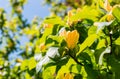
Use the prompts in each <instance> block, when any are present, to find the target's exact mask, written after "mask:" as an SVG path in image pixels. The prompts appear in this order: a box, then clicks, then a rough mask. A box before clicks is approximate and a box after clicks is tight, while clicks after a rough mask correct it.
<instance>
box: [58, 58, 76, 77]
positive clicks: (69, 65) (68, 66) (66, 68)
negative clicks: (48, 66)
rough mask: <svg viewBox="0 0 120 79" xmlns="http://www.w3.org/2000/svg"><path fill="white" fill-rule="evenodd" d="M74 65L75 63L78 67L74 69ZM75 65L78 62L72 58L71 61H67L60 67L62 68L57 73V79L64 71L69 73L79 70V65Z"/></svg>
mask: <svg viewBox="0 0 120 79" xmlns="http://www.w3.org/2000/svg"><path fill="white" fill-rule="evenodd" d="M72 65H73V68H76V69H74V70H73V68H72ZM74 65H76V62H75V61H74V60H73V59H71V58H70V59H69V61H68V62H67V64H66V65H64V66H62V67H61V68H60V70H59V71H58V73H57V77H56V79H58V78H59V77H60V75H62V74H64V73H69V72H71V71H73V72H78V70H77V67H75V66H74Z"/></svg>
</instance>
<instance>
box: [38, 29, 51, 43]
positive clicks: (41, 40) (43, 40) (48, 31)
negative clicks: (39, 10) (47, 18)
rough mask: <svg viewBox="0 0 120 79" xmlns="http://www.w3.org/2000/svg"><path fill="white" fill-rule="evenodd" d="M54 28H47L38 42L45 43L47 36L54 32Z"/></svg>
mask: <svg viewBox="0 0 120 79" xmlns="http://www.w3.org/2000/svg"><path fill="white" fill-rule="evenodd" d="M52 30H53V28H46V29H45V31H44V34H43V36H42V37H41V38H40V39H39V41H37V44H40V43H43V42H45V40H46V37H47V36H48V35H50V34H52Z"/></svg>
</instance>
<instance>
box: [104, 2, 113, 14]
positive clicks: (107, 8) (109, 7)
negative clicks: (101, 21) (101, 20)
mask: <svg viewBox="0 0 120 79" xmlns="http://www.w3.org/2000/svg"><path fill="white" fill-rule="evenodd" d="M104 9H105V10H106V11H108V12H110V11H111V10H112V6H111V5H110V3H109V1H108V0H105V3H104Z"/></svg>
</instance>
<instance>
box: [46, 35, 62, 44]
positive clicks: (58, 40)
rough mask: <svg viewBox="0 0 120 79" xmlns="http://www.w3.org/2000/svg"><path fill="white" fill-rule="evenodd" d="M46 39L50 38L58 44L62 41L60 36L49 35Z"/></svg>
mask: <svg viewBox="0 0 120 79" xmlns="http://www.w3.org/2000/svg"><path fill="white" fill-rule="evenodd" d="M48 38H51V39H52V40H54V41H57V42H59V43H61V42H62V40H63V37H60V36H52V35H50V36H49V37H48Z"/></svg>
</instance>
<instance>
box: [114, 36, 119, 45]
mask: <svg viewBox="0 0 120 79" xmlns="http://www.w3.org/2000/svg"><path fill="white" fill-rule="evenodd" d="M115 44H116V45H120V37H118V38H117V39H116V40H115Z"/></svg>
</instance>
